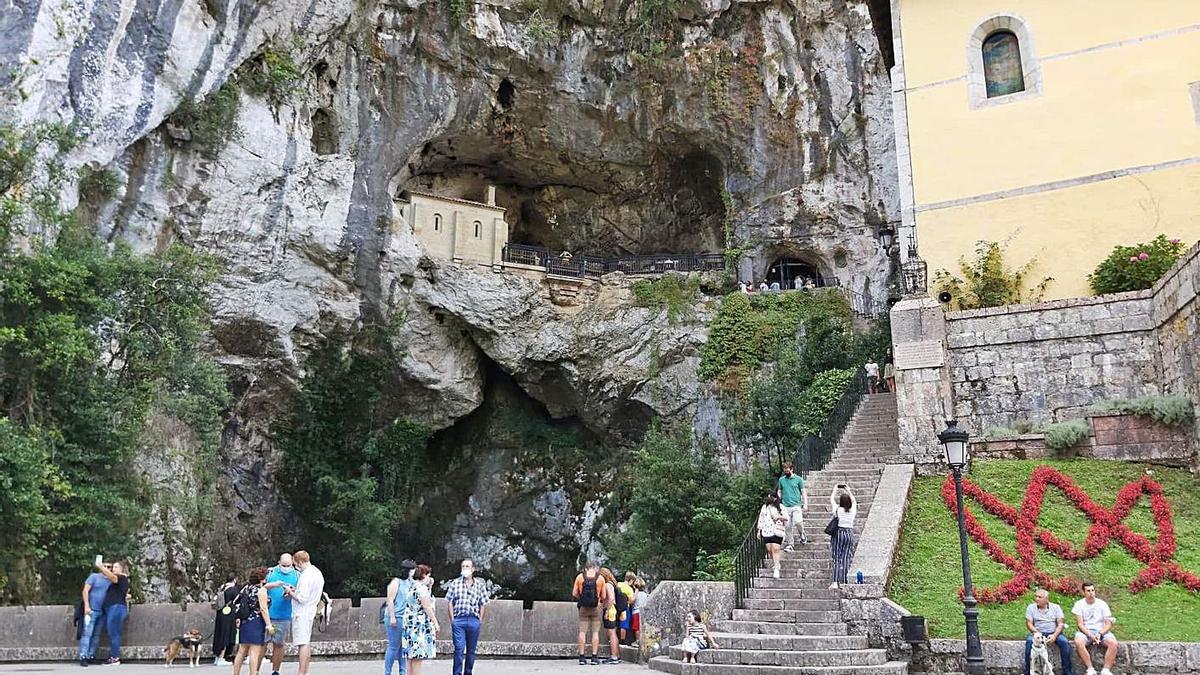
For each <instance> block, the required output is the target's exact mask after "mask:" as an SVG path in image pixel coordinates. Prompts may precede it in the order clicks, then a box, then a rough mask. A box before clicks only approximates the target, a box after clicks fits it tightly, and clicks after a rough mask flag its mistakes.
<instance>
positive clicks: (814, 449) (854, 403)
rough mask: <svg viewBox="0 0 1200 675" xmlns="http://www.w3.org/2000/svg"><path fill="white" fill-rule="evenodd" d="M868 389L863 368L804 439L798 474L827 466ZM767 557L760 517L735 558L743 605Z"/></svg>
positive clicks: (735, 580)
mask: <svg viewBox="0 0 1200 675" xmlns="http://www.w3.org/2000/svg"><path fill="white" fill-rule="evenodd" d="M866 391H867V371H866V370H865V369H863V368H862V367H859V369H858V371H857V372H855V374H854V379H852V380H850V384H849V385H848V386H847V387H846V391H845V392H843V393H842V397H841V398H839V399H838V402H837V404H835V405H834V407H833V410H832V411H830V413H829V417H827V418H826V419H825V424H823V425H822V426H821V430H820V431H819V432H818V433H817V434H815V435H814V434H808V435H806V436H805V437H804V439H803V440H802V441H801V442H800V447H799V448H798V449H797V450H796V454H795V456H794V457H793V458H792V466H793V468H795V470H796V472H797V473H800V474H801V475H808V473H809V472H810V471H820V470H821V469H823V468H825V465H826V464H828V463H829V459H830V457H832V456H833V451H834V449H835V448H837V444H838V443H840V442H841V440H842V436H843V435H844V434H845V432H846V427H848V426H849V425H850V420H851V419H853V418H854V412H855V411H856V410H858V405H859V403H861V402H862V398H863V393H865V392H866ZM765 556H766V546H765V545H764V544H763V543H762V538H761V537H759V536H758V518H757V516H756V517H755V519H754V522H753V523H752V524H751V526H750V532H749V533H747V534H746V538H745V539H743V540H742V544H741V546H739V547H738V549H737V551H736V553H735V554H734V558H733V583H734V589H735V594H736V598H737V606H738V607H739V608H744V607H745V601H746V595H747V593H748V591H749V589H750V587H751V585H752V584H753V583H754V577H755V575H756V574H758V568H759V567H760V566H761V564H762V561H763V558H764V557H765Z"/></svg>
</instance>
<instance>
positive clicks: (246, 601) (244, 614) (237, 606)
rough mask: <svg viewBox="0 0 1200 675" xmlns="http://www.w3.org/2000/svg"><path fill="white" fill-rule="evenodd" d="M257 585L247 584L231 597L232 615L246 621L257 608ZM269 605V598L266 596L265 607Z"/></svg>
mask: <svg viewBox="0 0 1200 675" xmlns="http://www.w3.org/2000/svg"><path fill="white" fill-rule="evenodd" d="M258 588H259V587H258V586H251V585H249V584H247V585H246V586H245V587H244V588H242V590H241V591H240V592H239V593H238V595H237V597H236V598H234V599H233V617H234V618H235V619H240V620H242V621H246V620H247V619H249V618H250V617H252V616H254V612H255V611H256V610H258ZM247 591H249V592H247ZM270 606H271V598H267V607H270Z"/></svg>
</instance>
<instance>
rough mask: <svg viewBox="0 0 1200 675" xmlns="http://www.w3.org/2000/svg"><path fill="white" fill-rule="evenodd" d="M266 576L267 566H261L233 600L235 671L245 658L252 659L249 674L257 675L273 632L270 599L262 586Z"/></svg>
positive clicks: (238, 674)
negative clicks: (235, 640) (235, 645)
mask: <svg viewBox="0 0 1200 675" xmlns="http://www.w3.org/2000/svg"><path fill="white" fill-rule="evenodd" d="M266 576H267V568H265V567H260V568H258V569H256V570H254V571H253V572H251V573H250V579H249V582H248V583H247V584H246V585H245V586H243V587H242V590H241V592H239V593H238V595H237V598H236V599H234V601H233V602H234V616H235V617H237V619H236V620H235V622H234V625H235V626H237V633H238V651H237V656H236V657H235V658H234V659H233V673H234V675H240V673H241V672H242V661H243V660H247V659H248V660H249V661H250V675H258V668H259V666H260V665H261V664H262V657H263V652H264V651H266V644H267V635H269V634H271V633H273V632H274V630H275V629H274V627H273V626H272V625H271V613H270V612H269V611H268V609H267V608H268V607H269V606H270V602H269V601H268V600H267V589H265V588H263V586H262V583H263V579H264V578H265V577H266Z"/></svg>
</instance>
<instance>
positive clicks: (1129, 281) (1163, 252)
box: [1088, 234, 1184, 295]
mask: <svg viewBox="0 0 1200 675" xmlns="http://www.w3.org/2000/svg"><path fill="white" fill-rule="evenodd" d="M1183 250H1184V246H1183V242H1181V241H1180V240H1178V239H1171V240H1169V241H1168V240H1167V237H1166V235H1162V234H1160V235H1158V236H1157V237H1155V238H1154V239H1153V240H1151V241H1149V242H1147V243H1143V244H1134V245H1133V246H1117V247H1116V248H1114V249H1113V251H1112V253H1110V254H1109V255H1108V257H1107V258H1105V259H1104V261H1103V262H1101V263H1100V264H1099V265H1097V266H1096V270H1095V271H1094V272H1092V273H1091V274H1089V275H1088V282H1090V283H1091V285H1092V290H1093V291H1095V292H1096V294H1097V295H1104V294H1106V293H1123V292H1125V291H1140V290H1143V289H1146V288H1151V287H1152V286H1154V283H1155V282H1156V281H1158V280H1159V279H1160V278H1161V277H1162V275H1164V274H1166V272H1167V270H1169V269H1171V266H1172V265H1174V264H1175V261H1176V260H1178V259H1179V256H1180V255H1182V254H1183Z"/></svg>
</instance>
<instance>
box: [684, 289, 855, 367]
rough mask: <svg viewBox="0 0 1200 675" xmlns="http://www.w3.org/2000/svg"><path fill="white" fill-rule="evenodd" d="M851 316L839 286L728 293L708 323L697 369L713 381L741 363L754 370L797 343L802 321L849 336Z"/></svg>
mask: <svg viewBox="0 0 1200 675" xmlns="http://www.w3.org/2000/svg"><path fill="white" fill-rule="evenodd" d="M850 317H851V310H850V304H849V303H848V302H847V301H846V298H845V297H844V296H842V295H841V294H840V293H837V292H835V291H820V292H815V293H808V292H803V291H790V292H786V293H756V294H747V293H742V292H734V293H730V294H729V295H726V296H725V297H724V298H723V299H722V301H721V306H720V307H719V308H718V309H717V315H716V317H714V318H713V321H712V323H711V324H710V325H709V333H708V341H707V342H706V343H705V345H704V348H703V350H702V351H701V359H700V367H699V371H698V374H699V376H700V378H701V379H704V380H711V379H714V378H717V377H719V376H721V375H722V374H724V373H726V371H728V370H730V369H734V368H739V367H740V368H742V369H743V370H744V371H747V372H753V371H754V370H756V369H757V368H758V367H759V365H761V364H762V363H764V362H767V361H772V360H774V359H775V358H777V357H778V356H779V354H780V350H781V349H782V348H783V347H784V346H786V345H794V344H796V336H797V333H798V331H799V328H800V326H801V324H802V323H805V322H806V321H807V322H811V323H813V324H814V325H818V324H819V327H820V329H821V330H829V331H833V332H838V333H840V334H844V335H846V336H849V334H850ZM847 339H848V338H847Z"/></svg>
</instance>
